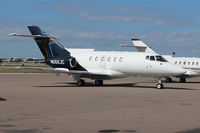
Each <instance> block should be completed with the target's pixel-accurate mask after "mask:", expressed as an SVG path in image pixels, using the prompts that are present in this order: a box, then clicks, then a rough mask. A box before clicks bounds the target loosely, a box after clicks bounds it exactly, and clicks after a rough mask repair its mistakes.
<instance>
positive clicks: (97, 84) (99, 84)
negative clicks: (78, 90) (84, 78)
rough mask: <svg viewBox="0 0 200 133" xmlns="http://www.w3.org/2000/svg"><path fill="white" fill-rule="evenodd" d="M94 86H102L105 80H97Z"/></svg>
mask: <svg viewBox="0 0 200 133" xmlns="http://www.w3.org/2000/svg"><path fill="white" fill-rule="evenodd" d="M94 84H95V86H102V85H103V80H95V82H94Z"/></svg>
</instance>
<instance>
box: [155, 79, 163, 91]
mask: <svg viewBox="0 0 200 133" xmlns="http://www.w3.org/2000/svg"><path fill="white" fill-rule="evenodd" d="M156 88H157V89H163V88H164V85H163V84H162V80H161V78H159V79H158V83H157V84H156Z"/></svg>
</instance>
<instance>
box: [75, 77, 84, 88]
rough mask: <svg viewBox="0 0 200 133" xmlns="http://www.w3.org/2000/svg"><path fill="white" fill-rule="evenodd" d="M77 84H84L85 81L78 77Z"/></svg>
mask: <svg viewBox="0 0 200 133" xmlns="http://www.w3.org/2000/svg"><path fill="white" fill-rule="evenodd" d="M76 85H77V86H84V85H85V81H84V80H83V79H80V80H78V81H77V82H76Z"/></svg>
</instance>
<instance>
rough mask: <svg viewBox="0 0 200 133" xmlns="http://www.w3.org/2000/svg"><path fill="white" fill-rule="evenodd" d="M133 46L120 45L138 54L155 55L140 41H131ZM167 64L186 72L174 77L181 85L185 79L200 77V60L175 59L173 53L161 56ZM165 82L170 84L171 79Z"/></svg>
mask: <svg viewBox="0 0 200 133" xmlns="http://www.w3.org/2000/svg"><path fill="white" fill-rule="evenodd" d="M132 42H133V44H134V45H121V46H122V47H125V46H126V47H130V46H131V47H135V48H136V49H137V51H139V52H146V53H150V54H151V53H153V54H156V52H155V51H154V50H152V48H151V47H149V46H148V45H146V44H145V43H144V42H142V41H141V40H140V39H132ZM162 56H163V57H164V58H165V59H167V61H169V63H172V64H175V65H177V66H180V67H182V68H184V69H185V70H186V73H185V74H180V75H177V76H175V77H177V78H180V80H179V81H180V82H181V83H185V82H186V78H191V77H197V76H200V58H194V57H175V53H174V54H172V55H162ZM166 82H172V78H170V77H166Z"/></svg>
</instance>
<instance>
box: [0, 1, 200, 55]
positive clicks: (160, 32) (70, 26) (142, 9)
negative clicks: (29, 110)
mask: <svg viewBox="0 0 200 133" xmlns="http://www.w3.org/2000/svg"><path fill="white" fill-rule="evenodd" d="M199 5H200V1H199V0H190V1H188V0H20V1H19V0H6V1H1V4H0V58H4V57H39V58H43V57H42V54H41V52H40V51H39V48H38V47H37V45H36V43H35V42H34V40H33V39H31V38H19V37H10V36H7V34H9V33H13V32H14V33H20V34H30V32H29V31H28V29H27V26H28V25H36V26H39V27H40V28H41V29H42V30H44V31H46V32H47V33H49V34H50V35H52V36H55V37H58V38H59V40H58V41H59V42H60V43H61V44H63V45H64V46H65V47H67V48H95V49H96V50H106V51H107V50H108V51H113V50H117V51H121V50H123V51H135V49H134V48H121V47H119V45H120V44H129V45H131V44H132V42H131V40H130V39H131V38H139V39H141V40H142V41H144V42H145V43H146V44H148V45H149V46H151V47H152V48H153V49H154V50H155V51H156V52H157V53H159V54H171V53H172V52H176V55H177V56H189V57H200V8H199Z"/></svg>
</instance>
